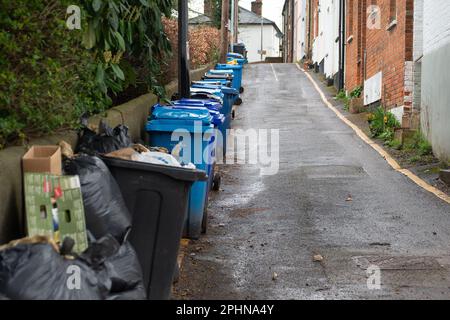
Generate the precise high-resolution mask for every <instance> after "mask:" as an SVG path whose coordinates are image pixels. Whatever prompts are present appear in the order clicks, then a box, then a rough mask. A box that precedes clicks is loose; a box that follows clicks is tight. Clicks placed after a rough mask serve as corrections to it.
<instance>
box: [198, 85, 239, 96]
mask: <svg viewBox="0 0 450 320" xmlns="http://www.w3.org/2000/svg"><path fill="white" fill-rule="evenodd" d="M192 88H205V89H220V91H221V92H222V93H223V94H230V95H238V94H239V91H237V90H236V89H234V88H230V87H227V86H222V85H214V84H208V83H194V84H192Z"/></svg>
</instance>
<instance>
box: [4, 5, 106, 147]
mask: <svg viewBox="0 0 450 320" xmlns="http://www.w3.org/2000/svg"><path fill="white" fill-rule="evenodd" d="M71 2H72V1H66V0H60V1H39V0H18V1H9V0H1V1H0V88H1V89H0V148H2V147H3V146H4V145H5V144H6V143H8V142H10V141H12V140H14V139H17V138H24V137H25V132H26V133H28V134H34V133H46V132H50V131H53V130H55V129H56V128H60V127H63V126H74V125H76V120H77V119H78V118H79V116H80V115H81V114H82V113H85V112H88V113H93V112H99V111H102V110H104V109H106V108H107V107H108V106H109V105H110V102H111V101H110V99H108V97H107V96H105V95H103V94H102V93H101V92H100V91H99V90H98V87H97V84H96V82H95V69H96V65H95V64H94V62H93V59H92V56H91V54H90V53H89V52H87V51H86V50H83V49H81V48H80V46H79V38H80V37H81V32H79V31H70V32H69V31H68V29H67V28H66V26H65V14H66V8H67V6H68V5H69V4H71Z"/></svg>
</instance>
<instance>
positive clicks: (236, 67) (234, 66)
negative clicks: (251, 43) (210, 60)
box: [216, 63, 242, 71]
mask: <svg viewBox="0 0 450 320" xmlns="http://www.w3.org/2000/svg"><path fill="white" fill-rule="evenodd" d="M227 69H229V70H240V69H242V65H240V64H220V63H219V64H216V70H219V71H228V70H227Z"/></svg>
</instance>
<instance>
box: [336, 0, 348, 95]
mask: <svg viewBox="0 0 450 320" xmlns="http://www.w3.org/2000/svg"><path fill="white" fill-rule="evenodd" d="M339 2H340V3H339V4H340V6H339V88H338V90H339V91H340V90H342V89H344V81H345V41H346V39H345V16H346V15H345V9H346V7H345V0H340V1H339Z"/></svg>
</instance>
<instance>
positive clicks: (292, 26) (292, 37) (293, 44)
mask: <svg viewBox="0 0 450 320" xmlns="http://www.w3.org/2000/svg"><path fill="white" fill-rule="evenodd" d="M294 13H295V4H294V0H291V20H292V21H291V58H292V61H291V62H294V46H295V43H294V39H295V38H294V28H295V17H294Z"/></svg>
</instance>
